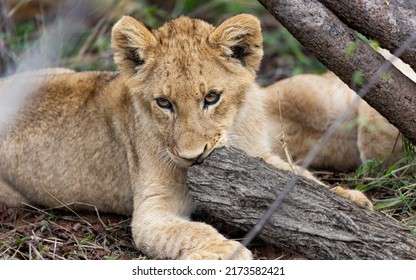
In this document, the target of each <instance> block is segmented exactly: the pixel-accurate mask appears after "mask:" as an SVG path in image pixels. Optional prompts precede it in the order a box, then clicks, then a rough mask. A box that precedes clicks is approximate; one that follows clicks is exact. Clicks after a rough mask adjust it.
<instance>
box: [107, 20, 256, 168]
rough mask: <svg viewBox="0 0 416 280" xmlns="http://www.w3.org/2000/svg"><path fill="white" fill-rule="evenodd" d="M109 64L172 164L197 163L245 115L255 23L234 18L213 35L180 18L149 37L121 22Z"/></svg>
mask: <svg viewBox="0 0 416 280" xmlns="http://www.w3.org/2000/svg"><path fill="white" fill-rule="evenodd" d="M112 46H113V49H114V58H115V61H116V63H117V64H118V65H119V67H120V70H121V73H122V75H123V76H124V77H125V81H126V86H127V87H128V89H129V91H130V93H131V94H132V95H134V97H135V98H136V99H138V100H140V104H141V105H142V106H143V107H144V109H145V111H146V112H148V113H149V114H150V115H151V119H152V120H153V124H152V125H154V126H155V127H157V129H158V133H159V134H160V136H161V139H163V141H164V144H165V145H166V151H167V152H168V154H169V156H170V157H171V158H172V159H173V160H174V161H175V162H177V163H179V164H181V165H185V166H187V165H190V164H192V163H198V162H201V161H202V159H203V158H205V157H206V156H208V155H209V154H210V152H211V151H212V150H213V149H214V148H216V147H218V146H219V145H221V144H223V142H224V140H225V139H226V134H227V131H228V130H229V128H230V126H232V124H233V121H234V119H235V117H236V115H237V114H238V112H239V110H241V108H242V107H243V105H244V103H245V102H250V100H246V94H247V92H248V91H249V90H250V88H251V87H252V85H253V83H254V79H255V72H256V71H257V69H258V67H259V64H260V60H261V57H262V54H263V50H262V36H261V29H260V23H259V21H258V20H257V19H256V18H255V17H254V16H251V15H246V14H242V15H238V16H235V17H232V18H229V19H228V20H226V21H224V22H223V23H222V24H220V25H219V26H218V27H214V26H212V25H210V24H208V23H206V22H204V21H202V20H198V19H191V18H188V17H179V18H177V19H174V20H171V21H168V22H166V23H165V24H164V25H163V26H162V27H160V28H159V29H155V30H149V29H148V28H147V27H146V26H145V25H144V24H142V23H141V22H139V21H137V20H135V19H133V18H131V17H127V16H126V17H123V18H122V19H121V20H120V21H119V22H117V23H116V25H115V26H114V28H113V33H112Z"/></svg>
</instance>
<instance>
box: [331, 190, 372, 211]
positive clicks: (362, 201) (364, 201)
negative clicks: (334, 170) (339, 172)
mask: <svg viewBox="0 0 416 280" xmlns="http://www.w3.org/2000/svg"><path fill="white" fill-rule="evenodd" d="M331 191H333V192H336V193H337V194H339V195H340V196H343V197H345V198H348V199H350V200H352V201H354V202H355V203H357V204H358V205H360V206H362V207H364V208H367V209H369V210H373V204H372V203H371V201H370V200H369V199H368V198H367V197H366V196H365V194H363V193H362V192H360V191H357V190H350V189H344V188H343V187H334V188H332V189H331Z"/></svg>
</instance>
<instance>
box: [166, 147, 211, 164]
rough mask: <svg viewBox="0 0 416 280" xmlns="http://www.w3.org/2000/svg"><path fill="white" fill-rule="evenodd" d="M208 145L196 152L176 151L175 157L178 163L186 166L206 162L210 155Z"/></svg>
mask: <svg viewBox="0 0 416 280" xmlns="http://www.w3.org/2000/svg"><path fill="white" fill-rule="evenodd" d="M207 150H208V145H205V146H204V147H203V148H201V149H197V150H196V149H194V150H178V149H176V148H175V149H174V152H173V154H174V156H175V159H176V161H178V162H179V163H182V164H185V165H197V164H201V163H203V162H204V159H205V158H206V157H207V156H208V155H209V154H210V151H207Z"/></svg>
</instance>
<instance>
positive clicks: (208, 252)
mask: <svg viewBox="0 0 416 280" xmlns="http://www.w3.org/2000/svg"><path fill="white" fill-rule="evenodd" d="M252 258H253V256H252V254H251V252H250V250H248V249H247V248H246V247H244V246H243V245H241V243H240V242H237V241H234V240H224V241H220V242H212V243H209V244H206V245H205V246H203V247H201V248H199V249H197V250H195V251H194V252H193V253H191V254H190V255H189V256H187V257H186V259H190V260H228V259H234V260H251V259H252Z"/></svg>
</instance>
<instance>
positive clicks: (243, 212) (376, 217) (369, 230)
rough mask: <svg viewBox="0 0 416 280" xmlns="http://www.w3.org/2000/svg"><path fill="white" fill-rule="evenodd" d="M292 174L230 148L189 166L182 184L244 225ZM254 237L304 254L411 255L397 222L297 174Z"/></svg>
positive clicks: (213, 210)
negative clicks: (281, 201) (292, 183)
mask: <svg viewBox="0 0 416 280" xmlns="http://www.w3.org/2000/svg"><path fill="white" fill-rule="evenodd" d="M292 175H293V174H292V173H290V172H287V171H284V170H277V169H275V168H273V167H271V166H270V165H268V164H267V163H265V162H264V161H263V160H261V159H258V158H252V157H249V156H247V155H246V154H245V153H244V152H242V151H240V150H237V149H234V148H221V149H217V150H216V151H214V153H213V154H212V155H211V156H210V157H209V158H207V159H206V160H205V162H204V163H203V164H202V165H198V166H193V167H191V168H190V170H189V174H188V186H189V188H190V190H191V194H192V196H193V197H194V199H195V201H196V202H197V204H198V205H199V206H200V207H202V208H203V209H204V211H206V212H207V213H208V214H210V215H212V216H213V217H214V218H216V219H220V220H222V221H224V222H225V223H227V224H228V225H232V226H233V227H235V228H238V229H241V230H244V231H248V230H250V229H251V228H252V227H253V226H254V225H255V224H256V222H257V221H258V220H259V218H260V217H261V216H262V215H263V213H264V212H265V211H266V210H267V208H268V206H269V205H270V204H271V203H272V201H273V200H274V199H275V198H276V195H277V194H278V193H279V192H281V191H282V190H283V189H284V188H285V186H286V184H287V183H288V182H289V181H290V179H291V176H292ZM259 237H260V238H261V239H263V240H264V241H265V242H267V243H269V244H272V245H275V246H277V247H280V248H283V249H286V250H289V251H292V252H296V253H298V254H301V255H303V256H305V257H306V258H309V259H416V238H415V236H413V235H412V234H411V231H410V230H409V229H408V228H407V227H406V226H405V225H403V224H401V223H399V222H397V221H395V220H393V219H391V218H389V217H386V216H384V215H382V214H380V213H376V212H372V211H368V210H366V209H363V208H361V207H359V206H357V205H355V204H354V203H353V202H351V201H349V200H347V199H345V198H343V197H341V196H339V195H337V194H335V193H333V192H331V191H330V190H328V189H326V188H325V187H323V186H320V185H318V184H316V183H314V182H311V181H309V180H307V179H304V178H300V179H299V181H298V182H297V184H296V186H295V188H294V189H293V191H292V192H290V193H289V195H288V196H287V197H286V198H285V200H284V202H283V204H282V205H281V207H280V208H279V209H278V210H277V211H276V212H275V213H274V215H273V216H272V217H271V219H270V220H269V222H268V223H267V224H266V225H265V226H264V227H263V229H262V231H261V232H260V234H259Z"/></svg>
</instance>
